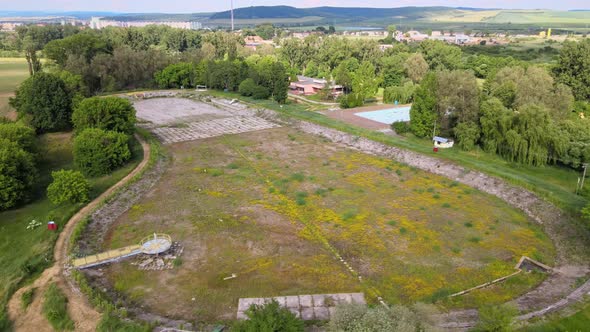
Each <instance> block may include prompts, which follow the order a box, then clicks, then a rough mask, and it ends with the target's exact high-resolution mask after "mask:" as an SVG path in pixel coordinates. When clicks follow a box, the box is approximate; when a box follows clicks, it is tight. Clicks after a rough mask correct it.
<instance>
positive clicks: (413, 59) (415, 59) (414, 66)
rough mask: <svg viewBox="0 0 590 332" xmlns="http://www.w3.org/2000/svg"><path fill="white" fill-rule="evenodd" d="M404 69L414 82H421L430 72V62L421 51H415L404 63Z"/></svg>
mask: <svg viewBox="0 0 590 332" xmlns="http://www.w3.org/2000/svg"><path fill="white" fill-rule="evenodd" d="M404 70H405V72H406V75H407V76H408V77H409V78H410V79H411V80H412V81H413V82H414V83H420V81H421V80H422V79H423V78H424V76H425V75H426V73H427V72H428V62H426V60H424V56H422V54H421V53H414V54H412V55H410V56H409V57H408V59H407V60H406V62H405V63H404Z"/></svg>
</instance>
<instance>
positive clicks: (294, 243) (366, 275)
mask: <svg viewBox="0 0 590 332" xmlns="http://www.w3.org/2000/svg"><path fill="white" fill-rule="evenodd" d="M169 149H170V150H171V154H172V156H173V162H172V165H171V166H170V168H169V169H168V170H167V171H166V173H165V174H164V175H163V178H162V179H161V180H160V182H159V184H158V185H157V186H156V187H155V188H154V189H153V190H152V191H151V192H150V193H149V194H148V195H146V197H144V198H143V199H142V200H141V201H140V202H139V203H138V204H136V205H134V206H133V208H132V209H131V210H129V211H128V212H127V213H126V214H124V215H123V216H122V217H121V218H120V219H119V220H118V221H117V223H116V226H114V227H113V229H112V230H111V232H110V234H109V236H108V240H107V246H108V247H110V248H116V247H120V246H124V245H129V244H132V243H135V242H137V241H139V240H140V239H141V238H142V237H144V236H145V235H146V234H149V233H151V232H164V233H168V234H170V235H172V237H173V238H174V239H175V240H178V241H180V242H181V243H182V245H183V246H184V247H185V250H184V254H183V256H182V258H181V261H178V262H177V263H178V264H177V265H178V266H177V267H176V268H175V269H173V270H166V271H157V272H154V271H151V272H148V271H140V270H138V269H137V267H135V266H133V265H131V264H130V262H129V261H127V262H123V263H120V264H115V265H112V266H110V267H109V268H108V269H107V277H108V279H109V280H110V283H111V284H112V285H113V287H114V289H115V290H117V291H118V292H121V293H122V294H125V295H126V296H127V298H129V299H130V300H132V301H135V302H138V303H141V305H144V306H145V308H147V309H148V310H150V311H153V312H156V313H159V314H162V315H165V316H168V317H178V318H185V319H190V320H195V319H196V320H198V321H213V320H218V319H231V318H233V317H234V316H235V313H236V306H237V302H238V298H240V297H269V296H277V295H293V294H313V293H336V292H355V291H364V292H366V294H367V297H368V300H369V301H375V298H374V297H373V296H371V293H370V291H369V290H377V292H379V293H380V294H381V295H382V296H383V298H384V299H385V300H386V301H387V302H389V303H398V302H404V303H408V302H414V301H433V302H437V303H439V304H440V305H441V306H444V307H447V308H448V307H471V306H478V305H480V304H482V303H500V302H503V301H505V300H508V299H510V298H512V297H514V296H516V295H518V294H521V293H523V292H525V291H526V290H528V289H530V288H531V287H533V286H534V285H536V284H538V283H539V282H540V281H541V280H542V279H543V278H544V277H543V275H540V274H534V273H533V274H521V275H519V276H516V277H514V278H513V279H511V280H510V281H508V282H506V283H504V284H502V285H498V286H493V287H491V288H488V289H485V290H481V291H476V292H473V293H471V294H469V295H466V296H465V297H462V298H455V300H453V301H452V302H451V301H449V300H446V299H445V298H446V295H448V294H449V293H450V292H454V291H459V290H462V289H465V288H469V287H472V286H475V285H478V284H481V283H483V282H486V281H489V280H491V279H494V278H497V277H499V276H502V275H506V274H509V273H512V272H513V271H514V265H515V263H516V262H517V261H518V259H519V258H520V257H521V256H522V255H528V256H530V257H533V258H535V259H538V260H540V261H542V262H544V263H547V264H549V265H551V264H552V263H553V257H554V249H553V246H552V244H551V242H550V240H549V239H548V238H547V237H546V236H545V235H544V233H543V232H542V231H541V230H540V229H539V228H538V227H537V226H536V225H534V224H533V223H532V222H531V221H529V220H528V219H527V217H526V216H525V215H524V214H523V213H521V212H520V211H518V210H516V209H513V208H511V207H509V206H508V205H507V204H505V203H504V202H502V201H500V200H499V199H497V198H495V197H493V196H490V195H486V194H483V193H481V192H478V191H475V190H473V189H470V188H468V187H466V186H463V185H461V184H458V183H456V182H452V181H450V180H448V179H445V178H443V177H440V176H436V175H433V174H430V173H426V172H422V171H419V170H417V169H413V168H409V167H407V166H404V165H401V164H398V163H395V162H392V161H391V160H388V159H385V158H380V157H374V156H369V155H366V154H363V153H360V152H356V151H352V150H349V149H346V148H344V147H341V146H338V145H335V144H332V143H328V142H326V141H324V140H323V139H321V138H319V137H314V136H309V135H305V134H302V133H299V132H297V131H295V130H293V129H289V128H280V129H271V130H266V131H258V132H251V133H247V134H241V135H231V136H224V137H217V138H209V139H204V140H199V141H194V142H186V143H178V144H175V145H171V146H169ZM334 252H337V253H338V254H340V255H341V256H342V257H344V258H345V259H346V260H347V261H348V262H349V263H350V264H351V266H352V267H353V268H354V269H355V270H357V271H358V272H359V273H360V274H361V275H362V276H363V280H364V283H362V284H361V283H360V282H359V281H358V279H356V278H355V277H354V276H353V275H351V274H350V273H349V272H348V270H347V269H346V268H345V266H344V265H342V263H341V262H340V261H339V260H337V259H336V258H335V255H334ZM232 273H235V274H236V275H237V278H235V279H231V280H226V281H224V280H223V278H224V277H227V276H230V275H231V274H232Z"/></svg>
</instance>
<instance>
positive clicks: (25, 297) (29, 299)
mask: <svg viewBox="0 0 590 332" xmlns="http://www.w3.org/2000/svg"><path fill="white" fill-rule="evenodd" d="M35 290H36V288H34V287H31V288H29V289H27V290H26V291H24V292H23V294H22V295H21V297H20V301H21V307H22V308H23V310H26V309H27V308H28V307H29V306H30V305H31V303H33V296H34V295H35Z"/></svg>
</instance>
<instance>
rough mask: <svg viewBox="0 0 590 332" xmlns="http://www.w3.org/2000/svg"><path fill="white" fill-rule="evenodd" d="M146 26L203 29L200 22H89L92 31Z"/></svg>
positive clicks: (94, 19) (101, 20)
mask: <svg viewBox="0 0 590 332" xmlns="http://www.w3.org/2000/svg"><path fill="white" fill-rule="evenodd" d="M148 25H164V26H168V27H171V28H177V29H187V30H199V29H202V28H203V25H202V24H201V23H200V22H190V21H185V22H168V21H114V20H103V19H102V18H101V17H93V18H92V19H91V20H90V27H91V28H92V29H104V28H106V27H119V28H129V27H136V28H142V27H145V26H148Z"/></svg>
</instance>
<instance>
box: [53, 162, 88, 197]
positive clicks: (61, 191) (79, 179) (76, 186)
mask: <svg viewBox="0 0 590 332" xmlns="http://www.w3.org/2000/svg"><path fill="white" fill-rule="evenodd" d="M51 176H52V177H53V182H52V183H51V184H50V185H49V186H48V187H47V197H48V198H49V200H50V201H51V202H52V203H53V204H61V203H64V202H70V203H85V202H88V193H89V192H90V182H88V180H86V178H84V175H82V173H80V172H78V171H72V170H69V171H66V170H61V171H57V172H52V173H51Z"/></svg>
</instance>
